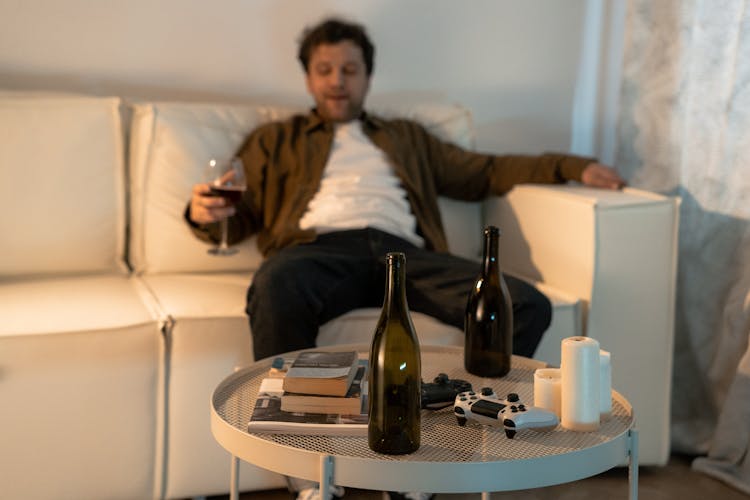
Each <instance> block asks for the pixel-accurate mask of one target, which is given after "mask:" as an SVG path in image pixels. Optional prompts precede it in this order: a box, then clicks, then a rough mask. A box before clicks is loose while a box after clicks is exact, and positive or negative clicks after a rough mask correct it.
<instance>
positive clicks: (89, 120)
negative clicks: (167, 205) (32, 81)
mask: <svg viewBox="0 0 750 500" xmlns="http://www.w3.org/2000/svg"><path fill="white" fill-rule="evenodd" d="M0 137H2V147H0V200H2V211H3V212H4V213H5V214H6V215H5V216H3V217H0V234H1V235H2V238H1V239H0V255H2V256H3V258H2V259H0V277H8V276H19V275H38V274H65V273H84V272H106V271H119V272H124V271H125V267H124V265H123V255H124V248H125V242H124V241H125V194H124V181H123V165H124V161H123V142H122V141H123V139H122V128H121V125H120V114H119V99H116V98H98V97H81V96H65V95H35V94H30V93H23V94H21V93H13V92H2V93H0Z"/></svg>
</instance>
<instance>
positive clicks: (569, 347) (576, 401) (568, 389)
mask: <svg viewBox="0 0 750 500" xmlns="http://www.w3.org/2000/svg"><path fill="white" fill-rule="evenodd" d="M599 350H600V349H599V342H597V341H596V340H594V339H592V338H590V337H568V338H566V339H563V341H562V349H561V351H562V352H561V358H560V371H561V374H562V384H561V390H560V396H561V397H560V413H561V415H560V421H561V424H562V426H563V427H565V428H566V429H570V430H573V431H584V432H588V431H595V430H597V429H598V428H599Z"/></svg>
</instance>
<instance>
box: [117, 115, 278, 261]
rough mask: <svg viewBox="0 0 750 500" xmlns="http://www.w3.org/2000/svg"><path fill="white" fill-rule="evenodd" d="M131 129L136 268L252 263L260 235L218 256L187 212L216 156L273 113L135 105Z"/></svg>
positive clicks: (133, 258) (226, 152)
mask: <svg viewBox="0 0 750 500" xmlns="http://www.w3.org/2000/svg"><path fill="white" fill-rule="evenodd" d="M133 108H134V109H133V121H132V125H131V136H130V175H131V190H130V195H131V205H130V206H131V247H130V262H131V265H132V266H133V268H134V270H135V271H136V272H138V273H146V272H148V273H171V272H205V271H232V270H249V269H252V268H253V267H255V266H257V263H258V262H260V259H261V256H260V254H259V252H258V250H257V247H256V245H255V239H254V238H252V239H249V240H246V241H244V242H242V243H241V244H239V245H237V248H238V249H239V253H237V254H235V255H233V256H230V257H228V256H222V257H216V256H212V255H209V254H207V253H206V251H207V249H208V248H209V246H208V245H207V244H206V243H204V242H202V241H199V240H198V239H197V238H195V236H194V235H193V234H192V233H191V231H190V230H189V228H188V227H187V225H186V224H185V221H184V219H183V212H184V211H185V206H186V204H187V201H188V200H189V199H190V192H191V189H192V186H193V184H195V183H197V182H200V181H201V174H202V170H203V167H204V165H205V164H206V163H207V162H208V160H209V159H210V158H211V157H212V156H229V155H231V154H232V153H234V152H235V151H236V150H237V148H239V146H240V144H241V143H242V141H243V139H244V138H245V136H246V135H247V134H248V133H249V132H250V131H251V130H252V129H254V128H255V127H257V126H258V125H260V124H261V123H263V122H265V121H267V120H268V119H269V114H268V111H267V110H264V108H258V107H253V106H230V105H211V104H187V103H145V104H137V105H135V106H134V107H133Z"/></svg>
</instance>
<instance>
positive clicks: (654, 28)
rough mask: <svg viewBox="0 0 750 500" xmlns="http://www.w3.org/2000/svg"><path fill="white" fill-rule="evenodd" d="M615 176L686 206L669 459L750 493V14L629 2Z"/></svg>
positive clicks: (729, 7) (707, 2) (715, 6)
mask: <svg viewBox="0 0 750 500" xmlns="http://www.w3.org/2000/svg"><path fill="white" fill-rule="evenodd" d="M625 19H626V20H625V35H624V52H623V66H622V82H621V100H620V111H619V119H618V140H617V144H618V148H617V154H616V161H615V165H616V166H617V168H618V169H619V170H620V171H621V172H622V173H623V175H624V176H625V177H626V178H627V179H628V181H629V183H630V184H631V185H633V186H637V187H642V188H644V189H650V190H654V191H659V192H663V193H667V194H675V195H679V196H681V197H682V208H681V220H680V225H681V226H680V253H679V267H678V283H677V287H678V291H677V308H676V309H677V312H676V314H677V317H676V321H675V360H674V379H673V380H674V391H673V398H672V448H673V450H675V451H680V452H685V453H690V454H695V455H705V457H702V458H700V459H698V460H696V461H695V462H694V467H695V468H697V469H700V470H702V471H705V472H707V473H709V474H712V475H714V476H716V477H719V478H721V479H723V480H725V481H727V482H729V483H730V484H733V485H734V486H736V487H737V488H739V489H742V490H743V491H745V492H748V493H750V453H748V449H749V448H750V350H749V348H748V336H749V335H750V291H749V290H750V5H749V1H748V0H658V1H654V0H629V1H628V4H627V11H626V17H625Z"/></svg>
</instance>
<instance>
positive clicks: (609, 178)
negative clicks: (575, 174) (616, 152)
mask: <svg viewBox="0 0 750 500" xmlns="http://www.w3.org/2000/svg"><path fill="white" fill-rule="evenodd" d="M581 182H582V183H583V184H585V185H586V186H590V187H598V188H604V189H621V188H623V187H624V186H625V180H624V179H623V178H622V177H620V175H619V174H618V173H617V172H615V169H613V168H612V167H608V166H606V165H602V164H601V163H590V164H589V165H588V166H586V168H585V169H583V173H582V174H581Z"/></svg>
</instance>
